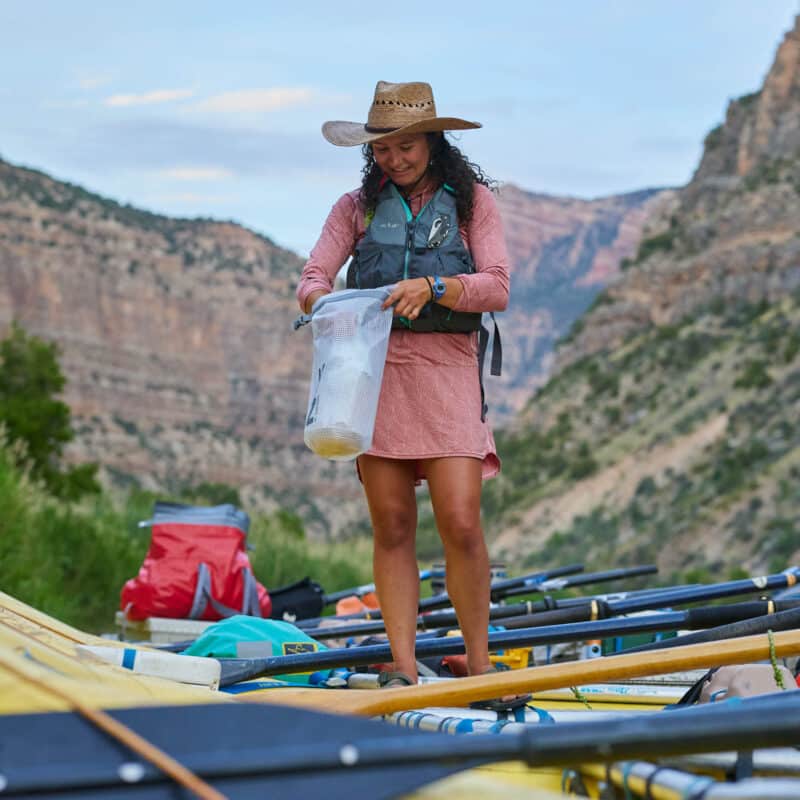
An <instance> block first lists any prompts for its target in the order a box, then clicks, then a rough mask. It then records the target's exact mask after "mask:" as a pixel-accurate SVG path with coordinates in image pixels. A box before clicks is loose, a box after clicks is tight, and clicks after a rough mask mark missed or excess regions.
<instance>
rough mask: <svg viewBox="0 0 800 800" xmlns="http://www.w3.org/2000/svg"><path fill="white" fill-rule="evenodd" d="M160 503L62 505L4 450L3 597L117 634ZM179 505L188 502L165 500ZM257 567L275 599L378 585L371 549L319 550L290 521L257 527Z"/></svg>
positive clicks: (0, 466)
mask: <svg viewBox="0 0 800 800" xmlns="http://www.w3.org/2000/svg"><path fill="white" fill-rule="evenodd" d="M154 499H155V496H154V495H152V494H150V493H147V492H141V491H138V492H137V491H134V492H131V493H130V494H128V495H127V496H126V497H125V499H124V500H123V501H114V500H112V498H111V497H110V496H109V495H108V494H101V495H99V496H97V497H95V498H92V499H91V500H84V501H82V502H80V503H68V502H65V501H61V500H57V499H55V498H53V497H52V496H50V495H49V494H47V492H46V491H45V490H44V488H43V487H42V486H41V485H39V484H37V483H35V482H34V481H32V480H31V479H30V477H29V476H28V475H27V474H26V473H25V472H24V471H23V470H20V469H19V468H17V467H16V466H15V460H14V458H12V450H11V447H10V446H9V445H7V444H4V443H0V508H2V509H3V513H2V515H0V588H1V589H2V591H4V592H6V593H8V594H10V595H13V596H14V597H16V598H17V599H19V600H21V601H23V602H25V603H28V604H30V605H32V606H35V607H36V608H38V609H40V610H41V611H44V612H45V613H47V614H51V615H52V616H54V617H56V618H58V619H60V620H62V621H64V622H66V623H68V624H70V625H74V626H75V627H78V628H82V629H83V630H87V631H91V632H97V633H100V632H103V631H107V630H109V629H110V628H111V627H112V624H113V617H114V612H115V611H116V609H117V608H118V607H119V593H120V590H121V588H122V586H123V584H124V583H125V581H126V580H128V579H129V578H133V577H135V576H136V575H137V574H138V571H139V567H140V566H141V564H142V560H143V558H144V556H145V554H146V552H147V549H148V546H149V541H150V537H149V533H148V529H146V528H139V527H138V522H139V521H140V520H143V519H147V518H149V517H150V515H151V513H152V504H153V500H154ZM164 499H173V500H175V499H178V500H180V499H181V498H164ZM250 541H251V544H253V545H255V549H254V550H253V551H250V554H249V555H250V559H251V563H252V565H253V571H254V573H255V575H256V577H257V578H258V579H259V580H260V581H261V582H262V583H263V584H264V585H265V586H266V587H267V588H268V589H269V588H273V589H274V588H277V587H279V586H283V585H286V584H288V583H293V582H294V581H296V580H300V579H301V578H303V577H305V576H306V575H308V576H310V577H311V578H313V579H314V580H316V581H317V582H319V583H320V584H321V585H322V587H323V589H324V590H325V591H326V592H332V591H336V590H338V589H344V588H347V587H350V586H355V585H359V584H362V583H366V582H368V581H369V580H371V575H372V569H371V559H370V558H369V556H368V550H369V542H368V540H364V539H362V540H359V541H354V542H340V543H311V542H308V541H307V540H306V537H305V532H304V530H303V528H302V525H301V524H300V523H299V520H298V519H297V517H295V516H294V515H293V514H291V513H289V512H286V511H278V512H276V513H275V514H273V515H270V516H263V515H256V516H255V517H254V518H253V520H252V525H251V534H250Z"/></svg>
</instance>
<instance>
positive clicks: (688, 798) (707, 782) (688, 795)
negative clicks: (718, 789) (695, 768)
mask: <svg viewBox="0 0 800 800" xmlns="http://www.w3.org/2000/svg"><path fill="white" fill-rule="evenodd" d="M715 783H716V781H715V780H714V779H713V778H709V777H708V776H705V775H699V776H698V777H696V778H695V779H694V780H693V781H692V782H691V783H690V784H689V785H688V786H687V787H686V788H685V789H684V790H683V794H682V795H681V800H703V797H705V795H706V793H707V792H708V790H709V789H710V788H711V787H712V786H713V785H714V784H715ZM695 787H697V788H695Z"/></svg>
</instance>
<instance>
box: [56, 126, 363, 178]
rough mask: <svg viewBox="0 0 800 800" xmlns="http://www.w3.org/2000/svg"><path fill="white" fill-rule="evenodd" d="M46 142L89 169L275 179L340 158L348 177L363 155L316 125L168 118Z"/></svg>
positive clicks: (325, 167)
mask: <svg viewBox="0 0 800 800" xmlns="http://www.w3.org/2000/svg"><path fill="white" fill-rule="evenodd" d="M48 141H49V142H50V145H51V146H55V147H56V148H57V150H58V151H59V152H60V153H61V154H63V157H64V158H65V159H67V161H68V163H70V164H72V165H74V166H79V167H80V168H82V169H86V170H89V171H90V172H106V171H109V170H120V169H122V170H136V171H142V170H147V171H151V172H162V171H166V170H174V169H192V170H194V169H214V170H222V171H227V172H230V173H231V174H232V176H234V177H247V178H255V177H258V178H277V177H278V176H288V175H297V174H298V173H300V172H307V171H312V172H316V173H318V174H320V175H326V174H327V173H329V172H338V171H339V169H338V168H337V162H341V171H342V172H343V173H344V175H345V176H346V175H351V176H352V174H353V169H356V170H357V169H359V168H360V160H359V159H358V158H357V157H355V156H354V154H352V153H341V152H338V150H339V148H332V147H331V146H330V145H329V144H328V143H327V142H326V141H325V140H324V139H323V138H322V136H321V135H320V134H319V133H318V129H316V128H314V129H311V130H309V131H308V132H303V133H292V134H289V133H280V132H276V131H262V130H256V129H253V128H247V127H216V126H212V125H194V124H187V123H186V122H178V121H174V120H165V119H130V120H119V121H117V122H114V123H113V124H103V125H91V126H88V127H86V128H82V129H80V131H74V132H67V131H65V132H64V133H63V135H62V136H60V137H57V138H55V139H52V140H48ZM197 165H199V166H197ZM208 165H210V166H208ZM185 174H186V175H187V176H188V175H189V174H190V173H189V172H187V173H185ZM209 179H210V178H209ZM187 180H188V177H187Z"/></svg>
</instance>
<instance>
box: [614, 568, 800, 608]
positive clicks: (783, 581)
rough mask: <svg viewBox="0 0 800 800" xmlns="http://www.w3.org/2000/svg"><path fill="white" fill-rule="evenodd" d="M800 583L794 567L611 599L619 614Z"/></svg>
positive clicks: (717, 598)
mask: <svg viewBox="0 0 800 800" xmlns="http://www.w3.org/2000/svg"><path fill="white" fill-rule="evenodd" d="M796 583H797V570H795V569H793V570H787V571H786V572H781V573H778V574H776V575H765V576H763V577H758V578H745V579H744V580H739V581H727V582H725V583H714V584H709V585H707V586H696V587H694V588H689V589H682V588H676V589H675V591H674V592H664V593H663V594H661V595H660V596H658V597H657V598H648V597H647V596H646V595H645V596H644V597H632V598H629V599H627V600H619V601H613V600H611V601H609V606H610V607H611V609H612V611H613V613H615V614H632V613H634V612H636V611H646V610H649V609H652V608H654V606H653V603H654V602H658V604H659V605H658V607H659V608H664V607H665V606H667V605H678V604H683V603H695V602H703V601H706V600H719V599H721V598H723V597H734V596H736V595H741V594H751V593H754V592H769V591H773V590H775V589H785V588H787V587H789V586H794V585H795V584H796Z"/></svg>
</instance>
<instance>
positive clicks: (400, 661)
mask: <svg viewBox="0 0 800 800" xmlns="http://www.w3.org/2000/svg"><path fill="white" fill-rule="evenodd" d="M358 468H359V471H360V472H361V480H362V482H363V484H364V491H365V492H366V495H367V504H368V505H369V513H370V518H371V519H372V529H373V536H374V539H373V556H372V559H373V560H372V566H373V575H374V578H375V586H376V589H377V594H378V601H379V602H380V605H381V613H382V614H383V620H384V622H385V624H386V633H387V634H388V636H389V643H390V645H391V648H392V657H393V658H394V669H396V670H399V671H400V672H405V673H406V674H407V675H408V676H409V677H410V678H412V679H414V680H416V677H417V662H416V658H415V657H414V646H415V643H416V636H417V611H418V607H419V566H418V565H417V552H416V541H417V497H416V494H415V493H414V470H415V464H414V462H413V461H402V460H399V459H390V458H378V457H376V456H359V459H358Z"/></svg>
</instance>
